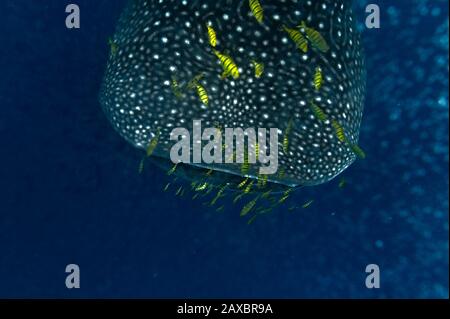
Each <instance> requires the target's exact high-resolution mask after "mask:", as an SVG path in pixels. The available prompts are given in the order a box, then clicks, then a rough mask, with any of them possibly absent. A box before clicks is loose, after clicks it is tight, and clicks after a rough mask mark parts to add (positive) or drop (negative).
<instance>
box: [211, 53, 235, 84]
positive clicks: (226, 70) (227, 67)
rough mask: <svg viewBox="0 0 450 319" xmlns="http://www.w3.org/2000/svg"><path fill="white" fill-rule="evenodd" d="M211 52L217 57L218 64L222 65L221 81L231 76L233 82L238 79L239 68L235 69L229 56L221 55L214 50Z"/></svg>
mask: <svg viewBox="0 0 450 319" xmlns="http://www.w3.org/2000/svg"><path fill="white" fill-rule="evenodd" d="M213 52H214V54H215V55H216V56H217V58H218V59H219V60H220V62H221V63H222V66H223V74H222V79H226V78H227V77H229V76H232V77H233V79H235V80H237V79H239V76H240V74H239V68H238V67H237V65H236V63H235V62H234V60H233V59H232V58H231V57H230V56H228V55H226V54H222V53H220V52H219V51H217V50H215V49H213Z"/></svg>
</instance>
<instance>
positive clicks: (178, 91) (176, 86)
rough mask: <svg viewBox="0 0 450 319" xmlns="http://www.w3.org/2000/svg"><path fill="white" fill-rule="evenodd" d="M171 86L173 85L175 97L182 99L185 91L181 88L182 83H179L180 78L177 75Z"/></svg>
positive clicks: (173, 78)
mask: <svg viewBox="0 0 450 319" xmlns="http://www.w3.org/2000/svg"><path fill="white" fill-rule="evenodd" d="M171 86H172V92H173V95H175V97H176V98H177V99H178V100H180V99H182V98H183V92H182V90H181V88H180V85H179V83H178V80H177V78H176V77H172V82H171Z"/></svg>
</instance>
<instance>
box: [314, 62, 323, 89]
mask: <svg viewBox="0 0 450 319" xmlns="http://www.w3.org/2000/svg"><path fill="white" fill-rule="evenodd" d="M322 84H323V75H322V68H321V67H320V66H318V67H317V68H316V73H315V74H314V87H315V88H316V91H319V90H320V89H321V88H322Z"/></svg>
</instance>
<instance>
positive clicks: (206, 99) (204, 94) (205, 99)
mask: <svg viewBox="0 0 450 319" xmlns="http://www.w3.org/2000/svg"><path fill="white" fill-rule="evenodd" d="M196 88H197V94H198V97H199V98H200V100H201V101H202V103H203V104H204V105H208V104H209V96H208V92H206V89H205V88H204V87H203V86H202V85H201V84H198V83H197V85H196Z"/></svg>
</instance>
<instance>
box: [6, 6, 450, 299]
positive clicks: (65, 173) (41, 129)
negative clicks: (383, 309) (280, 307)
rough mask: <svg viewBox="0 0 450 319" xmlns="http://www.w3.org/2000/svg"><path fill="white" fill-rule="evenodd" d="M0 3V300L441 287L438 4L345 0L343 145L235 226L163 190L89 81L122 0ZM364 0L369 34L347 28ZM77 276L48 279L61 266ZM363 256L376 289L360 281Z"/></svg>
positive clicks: (443, 187)
mask: <svg viewBox="0 0 450 319" xmlns="http://www.w3.org/2000/svg"><path fill="white" fill-rule="evenodd" d="M72 2H75V3H77V4H79V6H80V8H81V13H82V17H81V23H82V25H81V29H80V30H68V29H66V28H65V23H64V22H65V18H66V13H65V8H66V6H67V5H68V4H69V3H71V2H70V1H63V0H48V1H45V2H44V3H40V2H38V1H32V0H14V1H13V0H5V1H1V3H0V12H1V16H2V19H0V39H1V40H2V41H1V42H2V45H1V46H0V50H1V54H0V57H1V58H0V70H1V75H2V76H1V77H0V105H1V107H0V139H1V145H2V148H1V155H2V156H1V168H0V194H1V195H0V199H1V200H0V297H21V298H22V297H64V298H72V297H75V298H77V297H127V298H131V297H153V298H166V297H167V298H175V297H178V298H187V297H191V298H213V297H221V298H231V297H233V298H244V297H253V298H260V297H262V298H348V297H351V298H393V297H396V298H411V297H412V298H444V297H448V270H449V264H448V252H449V246H448V206H449V201H448V192H449V188H448V187H449V183H448V181H449V176H448V162H449V157H448V137H449V135H448V134H449V132H448V119H449V118H448V2H447V1H439V0H428V1H426V0H413V1H412V0H401V1H397V0H396V1H392V0H376V1H362V0H360V1H356V2H355V12H356V15H357V17H358V21H359V24H360V28H361V31H362V33H363V40H364V45H365V51H366V59H367V64H368V65H367V72H368V79H367V80H368V84H367V99H366V107H365V113H364V119H363V125H362V129H361V140H360V144H361V145H362V146H363V147H364V149H365V151H366V153H367V155H368V157H367V159H366V160H364V161H358V162H357V163H355V164H354V165H352V166H351V167H350V168H349V169H348V170H347V171H345V172H344V174H343V176H344V177H345V179H346V180H347V184H348V185H347V186H346V187H345V188H344V189H340V188H339V187H338V186H337V183H338V181H337V180H336V181H333V182H330V183H328V184H325V185H321V186H317V187H313V188H303V189H301V190H299V191H297V192H296V193H295V195H294V196H295V197H294V198H295V200H297V201H298V202H299V203H303V202H305V201H306V200H308V199H310V198H314V199H315V202H314V205H312V206H311V207H310V208H308V209H306V210H301V211H296V212H289V211H288V210H287V209H286V207H280V208H278V209H277V210H275V211H274V212H273V213H272V214H269V215H267V216H265V217H264V218H260V219H258V220H257V221H256V222H255V223H254V224H252V225H250V226H249V225H247V223H246V221H245V220H243V219H242V218H240V217H239V210H237V209H236V208H235V207H234V206H233V205H231V204H230V205H227V206H226V208H225V211H223V212H221V213H218V212H216V211H215V209H211V208H209V207H206V206H205V205H203V203H202V201H192V200H190V199H188V198H180V197H176V196H175V195H174V193H173V192H163V190H162V189H163V187H164V185H165V181H166V180H167V176H166V173H165V172H164V171H161V170H158V169H156V168H151V169H147V170H146V171H145V174H143V175H139V174H138V173H137V167H138V164H139V161H140V159H141V156H142V153H141V152H140V151H138V150H136V149H134V148H133V147H131V146H130V145H129V144H127V143H126V142H125V141H124V140H122V139H121V138H120V137H119V136H118V135H117V134H116V133H115V132H114V131H113V129H112V128H111V125H110V124H109V123H108V121H107V120H106V117H105V116H104V114H103V113H102V111H101V108H100V105H99V102H98V91H99V87H100V83H101V80H102V77H103V74H104V69H105V65H106V61H107V59H108V55H109V47H108V44H107V39H108V37H109V36H110V35H111V34H112V33H113V32H114V28H115V25H116V21H117V19H118V17H119V15H120V13H121V11H122V9H123V7H124V5H125V2H126V1H121V0H115V1H111V0H97V1H88V0H77V1H72ZM369 3H377V4H379V6H380V8H381V10H382V20H381V21H382V25H381V29H371V30H368V29H366V28H365V27H364V25H363V23H364V19H365V7H366V5H367V4H369ZM71 263H75V264H77V265H79V266H80V269H81V288H80V289H72V290H69V289H67V288H66V286H65V278H66V275H67V274H66V273H65V267H66V265H67V264H71ZM373 263H374V264H377V265H379V267H380V270H381V288H380V289H367V288H366V286H365V278H366V275H367V274H366V273H365V268H366V265H368V264H373Z"/></svg>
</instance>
